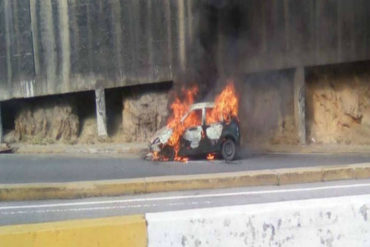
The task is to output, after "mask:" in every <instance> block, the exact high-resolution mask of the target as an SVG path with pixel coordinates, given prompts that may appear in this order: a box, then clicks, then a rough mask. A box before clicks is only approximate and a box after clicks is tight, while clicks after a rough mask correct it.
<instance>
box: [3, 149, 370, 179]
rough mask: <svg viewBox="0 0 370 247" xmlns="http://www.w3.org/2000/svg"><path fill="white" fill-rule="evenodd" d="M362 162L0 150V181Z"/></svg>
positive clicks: (355, 157) (350, 158)
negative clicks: (156, 158) (160, 158)
mask: <svg viewBox="0 0 370 247" xmlns="http://www.w3.org/2000/svg"><path fill="white" fill-rule="evenodd" d="M365 162H370V155H366V154H365V155H364V154H361V155H360V154H346V155H338V154H337V155H324V154H315V155H313V154H309V155H292V154H269V155H251V156H250V157H248V158H244V159H242V160H237V161H234V162H232V163H229V164H228V163H225V162H224V161H222V160H216V161H204V160H195V161H189V162H188V163H181V162H152V161H146V160H143V159H141V158H123V157H106V156H91V155H90V156H88V157H86V156H85V157H78V156H66V155H57V156H56V155H18V154H2V155H0V184H14V183H45V182H72V181H90V180H107V179H125V178H140V177H152V176H167V175H189V174H204V173H219V172H236V171H248V170H261V169H277V168H293V167H308V166H322V165H343V164H352V163H365Z"/></svg>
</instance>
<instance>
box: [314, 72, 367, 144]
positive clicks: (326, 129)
mask: <svg viewBox="0 0 370 247" xmlns="http://www.w3.org/2000/svg"><path fill="white" fill-rule="evenodd" d="M307 113H308V114H307V117H308V118H307V126H308V140H309V141H310V142H311V143H319V144H321V143H322V144H329V143H335V144H361V145H362V144H366V145H368V144H370V75H369V74H368V73H366V72H364V73H351V72H348V71H344V72H337V73H334V72H331V71H329V72H326V73H319V74H313V76H312V77H311V78H310V80H309V81H308V84H307Z"/></svg>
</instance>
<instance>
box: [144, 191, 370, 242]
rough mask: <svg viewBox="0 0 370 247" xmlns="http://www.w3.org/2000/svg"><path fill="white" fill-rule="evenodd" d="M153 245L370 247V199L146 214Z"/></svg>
mask: <svg viewBox="0 0 370 247" xmlns="http://www.w3.org/2000/svg"><path fill="white" fill-rule="evenodd" d="M146 219H147V223H148V246H150V247H157V246H158V247H166V246H212V247H214V246H284V247H286V246H292V247H293V246H294V247H295V246H301V247H304V246H307V247H312V246H344V247H348V246H370V196H369V195H362V196H347V197H337V198H326V199H310V200H301V201H287V202H276V203H265V204H251V205H246V206H233V207H220V208H207V209H197V210H186V211H175V212H165V213H152V214H147V215H146Z"/></svg>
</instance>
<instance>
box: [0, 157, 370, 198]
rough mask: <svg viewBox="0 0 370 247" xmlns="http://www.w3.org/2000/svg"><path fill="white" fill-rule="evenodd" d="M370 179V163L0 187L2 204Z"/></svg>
mask: <svg viewBox="0 0 370 247" xmlns="http://www.w3.org/2000/svg"><path fill="white" fill-rule="evenodd" d="M366 178H370V163H363V164H352V165H338V166H321V167H307V168H292V169H289V168H284V169H275V170H258V171H245V172H230V173H214V174H201V175H186V176H163V177H147V178H137V179H123V180H105V181H84V182H72V183H40V184H5V185H0V201H19V200H45V199H76V198H86V197H99V196H119V195H131V194H138V193H152V192H168V191H178V190H196V189H213V188H231V187H241V186H263V185H284V184H294V183H313V182H325V181H333V180H347V179H366Z"/></svg>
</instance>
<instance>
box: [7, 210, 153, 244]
mask: <svg viewBox="0 0 370 247" xmlns="http://www.w3.org/2000/svg"><path fill="white" fill-rule="evenodd" d="M0 246H1V247H23V246H32V247H49V246H50V247H65V246H70V247H73V246H76V247H93V246H110V247H114V246H117V247H122V246H130V247H131V246H132V247H140V246H143V247H145V246H147V231H146V223H145V218H144V216H143V215H142V216H140V215H138V216H123V217H113V218H103V219H93V220H73V221H65V222H55V223H43V224H30V225H16V226H4V227H0Z"/></svg>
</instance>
